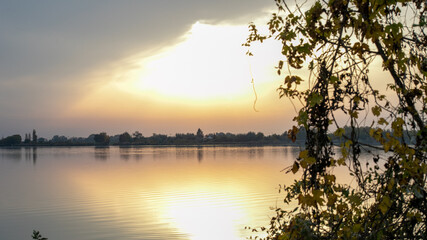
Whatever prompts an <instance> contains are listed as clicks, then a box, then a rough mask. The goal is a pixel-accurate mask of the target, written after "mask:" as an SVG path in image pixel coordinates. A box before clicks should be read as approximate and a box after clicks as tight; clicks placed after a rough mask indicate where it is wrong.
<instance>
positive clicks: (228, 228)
mask: <svg viewBox="0 0 427 240" xmlns="http://www.w3.org/2000/svg"><path fill="white" fill-rule="evenodd" d="M197 151H198V152H197ZM197 151H195V152H194V153H195V154H194V157H188V156H187V158H181V157H182V156H181V155H182V154H188V152H187V153H186V152H184V153H183V152H177V153H176V154H170V153H168V152H164V153H162V154H163V155H162V154H160V155H162V158H161V159H160V158H156V157H153V156H154V155H155V154H151V155H147V156H148V157H147V156H145V158H143V160H140V161H133V162H132V161H129V159H128V160H126V164H123V161H124V160H123V158H116V159H115V157H114V153H111V152H110V154H109V155H110V158H109V159H108V160H107V161H106V162H98V164H96V166H88V167H86V168H84V169H80V170H79V171H75V170H73V171H71V170H70V171H69V172H68V174H67V175H68V176H67V177H68V178H69V179H70V180H71V181H72V182H73V184H72V185H73V186H74V189H73V191H75V192H76V194H82V195H84V196H86V199H89V200H88V201H89V202H88V203H87V206H86V207H87V208H89V211H92V212H94V213H93V214H94V215H96V216H98V215H99V216H104V217H105V218H106V219H114V221H116V222H115V223H114V224H115V225H118V226H121V225H123V226H122V227H121V229H122V230H123V231H129V232H132V234H134V235H139V236H144V234H146V233H145V232H144V231H145V229H146V227H145V226H146V225H149V224H158V225H159V226H163V227H164V228H166V230H165V229H163V228H162V229H159V231H170V232H173V233H176V234H177V236H180V238H182V239H194V240H196V239H203V240H209V239H226V240H227V239H229V240H234V239H244V237H245V236H248V235H252V233H251V232H250V231H248V230H244V228H245V226H251V227H254V226H255V227H259V226H266V225H267V224H268V221H269V217H268V216H271V215H273V212H272V211H269V209H270V207H275V206H276V204H277V202H278V201H279V202H280V201H281V197H280V195H279V194H278V191H277V186H278V184H279V183H283V182H284V181H283V180H284V178H283V177H284V175H283V173H281V172H280V169H281V167H283V166H284V163H283V161H274V160H271V159H268V164H266V161H267V160H266V159H263V158H266V157H267V158H268V157H274V156H270V155H267V156H264V154H261V155H260V154H258V155H255V156H254V155H253V152H248V153H244V152H243V153H239V154H236V153H234V154H231V155H229V156H227V155H221V153H220V152H218V151H214V152H204V153H203V156H204V157H203V161H202V162H200V161H199V160H198V158H197V156H200V149H199V150H197ZM213 154H215V155H213ZM242 154H243V156H242ZM150 156H151V157H152V158H150ZM189 156H192V155H191V154H189ZM248 156H249V157H248ZM276 157H280V158H282V157H283V156H281V155H280V154H279V156H276ZM147 158H148V159H147ZM114 159H115V160H114ZM120 159H122V160H120ZM291 180H292V179H289V180H287V181H288V182H290V181H291ZM144 224H146V225H144Z"/></svg>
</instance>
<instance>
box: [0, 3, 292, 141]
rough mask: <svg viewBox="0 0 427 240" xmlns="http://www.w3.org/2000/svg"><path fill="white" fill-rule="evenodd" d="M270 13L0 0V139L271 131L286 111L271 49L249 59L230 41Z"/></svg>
mask: <svg viewBox="0 0 427 240" xmlns="http://www.w3.org/2000/svg"><path fill="white" fill-rule="evenodd" d="M273 11H274V2H273V1H264V0H249V1H248V0H245V1H243V0H233V1H230V0H227V1H200V0H197V1H196V0H187V1H108V0H102V1H101V0H92V1H46V0H42V1H16V0H14V1H2V3H1V7H0V30H1V32H2V34H1V36H0V49H1V54H0V112H1V115H0V137H1V136H8V135H10V134H15V133H19V134H24V133H25V132H29V131H31V130H32V129H33V128H34V129H36V130H37V132H38V134H39V136H41V137H51V136H53V135H55V134H58V135H66V136H88V135H89V134H91V133H96V132H100V131H106V132H107V133H109V134H110V135H112V134H118V133H122V132H124V131H129V132H134V131H136V130H138V131H141V132H142V133H143V134H144V135H145V136H150V135H151V134H152V133H164V134H174V133H176V132H195V131H196V130H197V128H199V127H200V128H202V129H203V130H204V131H205V132H206V133H207V132H219V131H224V132H234V133H239V132H248V131H262V132H265V133H282V132H283V131H285V130H286V129H287V128H288V127H289V126H290V120H291V119H292V117H291V116H292V115H293V113H294V111H293V110H292V108H290V106H289V102H286V101H285V100H279V99H278V95H277V92H276V88H277V87H278V86H279V85H280V83H281V81H280V79H279V78H278V77H277V76H276V75H275V71H274V68H273V66H274V64H276V61H277V59H278V55H277V53H278V51H277V50H275V49H277V48H275V47H274V46H273V45H271V46H265V47H262V48H260V49H259V51H258V49H257V47H256V46H255V47H254V48H253V49H252V50H253V51H254V52H255V57H252V58H249V57H247V56H246V55H245V52H246V51H247V49H245V48H244V47H242V46H241V44H242V43H243V42H244V41H245V39H246V37H247V34H248V30H247V29H248V28H247V25H248V23H249V22H251V21H258V20H259V21H260V22H261V23H263V22H265V20H266V17H268V16H269V15H270V13H271V12H273ZM276 47H277V46H276ZM251 72H252V75H253V76H254V79H255V87H256V91H257V95H258V101H257V103H256V106H255V108H256V110H257V111H258V112H256V111H255V110H254V109H253V102H254V99H255V95H254V92H253V88H252V84H251Z"/></svg>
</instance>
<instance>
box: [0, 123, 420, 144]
mask: <svg viewBox="0 0 427 240" xmlns="http://www.w3.org/2000/svg"><path fill="white" fill-rule="evenodd" d="M344 131H345V133H344V136H348V137H349V134H350V132H351V128H350V127H344ZM369 131H370V128H369V127H361V128H357V129H356V132H357V134H358V136H359V141H360V142H362V143H365V144H370V145H377V144H378V143H377V141H376V140H375V139H374V138H372V137H371V136H370V134H369ZM383 134H387V131H384V132H383ZM404 135H405V141H406V142H408V143H410V142H411V141H412V139H411V134H410V133H409V132H406V134H404ZM329 136H330V138H331V139H332V140H333V142H334V143H335V144H337V145H339V144H340V143H341V142H342V141H345V138H342V137H341V138H338V137H336V136H334V135H333V134H330V135H329ZM305 140H306V137H305V131H304V129H299V131H298V133H297V135H296V141H295V142H294V141H292V140H291V138H289V137H288V133H287V132H284V133H282V134H280V135H279V134H271V135H267V136H266V135H264V133H262V132H258V133H255V132H248V133H241V134H233V133H223V132H218V133H209V134H204V133H203V131H202V130H201V129H200V128H199V129H198V130H197V132H196V133H177V134H175V136H168V135H165V134H156V133H154V134H153V135H152V136H149V137H145V136H143V135H142V133H140V132H139V131H136V132H134V133H132V134H130V133H128V132H124V133H122V134H117V135H113V136H109V135H108V134H107V133H106V132H101V133H98V134H91V135H89V136H88V137H86V138H84V137H66V136H59V135H55V136H53V137H52V138H51V139H46V138H38V137H37V135H36V131H35V130H33V134H32V138H31V134H26V135H25V139H24V141H22V138H21V136H20V135H19V134H15V135H12V136H8V137H6V138H3V139H1V140H0V146H28V145H32V146H33V145H37V146H106V145H203V144H207V145H208V144H249V145H250V144H253V145H304V143H305Z"/></svg>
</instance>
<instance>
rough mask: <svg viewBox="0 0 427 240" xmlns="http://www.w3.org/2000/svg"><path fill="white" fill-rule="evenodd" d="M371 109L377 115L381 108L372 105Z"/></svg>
mask: <svg viewBox="0 0 427 240" xmlns="http://www.w3.org/2000/svg"><path fill="white" fill-rule="evenodd" d="M371 110H372V113H373V114H374V116H379V115H380V114H381V108H380V107H379V106H375V107H372V109H371Z"/></svg>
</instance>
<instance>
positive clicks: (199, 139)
mask: <svg viewBox="0 0 427 240" xmlns="http://www.w3.org/2000/svg"><path fill="white" fill-rule="evenodd" d="M204 136H205V135H204V134H203V131H202V130H201V129H200V128H199V129H197V133H196V141H197V142H202V141H203V138H204Z"/></svg>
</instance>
